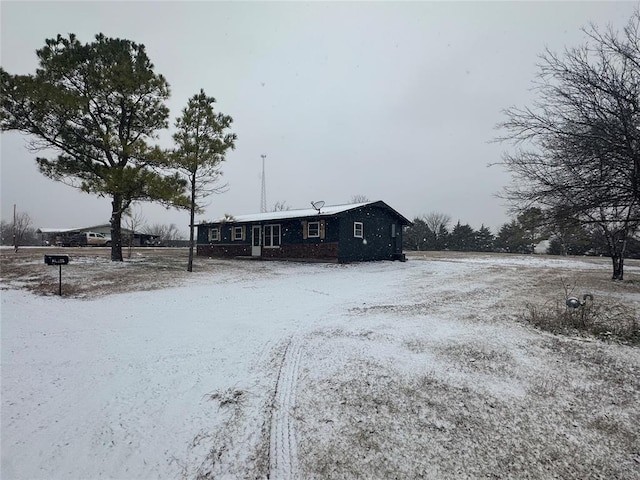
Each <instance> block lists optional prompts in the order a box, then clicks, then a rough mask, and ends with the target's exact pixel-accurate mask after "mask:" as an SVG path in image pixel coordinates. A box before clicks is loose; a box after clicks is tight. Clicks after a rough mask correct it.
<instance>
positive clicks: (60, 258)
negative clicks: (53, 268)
mask: <svg viewBox="0 0 640 480" xmlns="http://www.w3.org/2000/svg"><path fill="white" fill-rule="evenodd" d="M44 263H46V264H47V265H67V264H68V263H69V255H45V256H44Z"/></svg>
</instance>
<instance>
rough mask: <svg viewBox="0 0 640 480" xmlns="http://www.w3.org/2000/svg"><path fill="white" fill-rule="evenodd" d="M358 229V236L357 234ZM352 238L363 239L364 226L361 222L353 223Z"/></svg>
mask: <svg viewBox="0 0 640 480" xmlns="http://www.w3.org/2000/svg"><path fill="white" fill-rule="evenodd" d="M358 227H360V228H359V229H360V234H358ZM353 236H354V237H355V238H364V224H363V223H362V222H353Z"/></svg>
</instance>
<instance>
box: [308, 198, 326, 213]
mask: <svg viewBox="0 0 640 480" xmlns="http://www.w3.org/2000/svg"><path fill="white" fill-rule="evenodd" d="M311 205H312V206H313V208H315V209H316V210H317V211H318V214H319V213H320V209H321V208H322V207H324V200H318V201H317V202H311Z"/></svg>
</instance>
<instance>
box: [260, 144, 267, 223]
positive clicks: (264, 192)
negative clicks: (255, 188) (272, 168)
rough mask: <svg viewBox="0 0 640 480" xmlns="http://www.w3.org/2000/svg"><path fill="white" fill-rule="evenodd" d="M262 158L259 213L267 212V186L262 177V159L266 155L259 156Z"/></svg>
mask: <svg viewBox="0 0 640 480" xmlns="http://www.w3.org/2000/svg"><path fill="white" fill-rule="evenodd" d="M260 157H262V194H261V196H260V212H261V213H265V212H266V211H267V184H266V180H265V176H264V159H265V158H267V156H266V155H264V154H263V155H260Z"/></svg>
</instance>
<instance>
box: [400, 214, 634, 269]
mask: <svg viewBox="0 0 640 480" xmlns="http://www.w3.org/2000/svg"><path fill="white" fill-rule="evenodd" d="M557 220H558V219H555V221H554V219H553V218H550V217H549V216H548V214H546V213H545V212H544V211H542V210H540V209H538V208H530V209H527V210H525V211H524V212H522V213H521V214H519V215H518V216H517V217H516V218H515V219H513V220H511V221H509V222H506V223H504V224H503V225H502V226H501V227H500V228H499V229H498V231H497V232H496V233H495V234H494V233H493V232H492V231H491V230H490V229H489V228H488V227H486V226H484V225H482V226H481V227H480V228H479V229H478V230H475V229H473V228H472V227H471V226H470V225H469V224H462V223H461V222H460V221H459V220H458V222H457V223H456V224H454V225H452V224H451V217H450V216H449V215H447V214H444V213H439V212H431V213H429V214H426V215H422V216H420V217H416V218H414V219H413V225H412V226H411V227H407V229H406V230H405V232H404V237H403V246H404V249H405V250H436V251H437V250H451V251H458V252H507V253H533V251H534V247H535V246H536V245H538V244H540V242H542V241H543V240H548V246H547V248H546V250H545V251H543V252H541V253H548V254H550V255H605V256H606V255H608V254H609V246H608V244H607V239H606V237H605V235H604V234H603V232H602V230H601V229H600V228H599V227H598V226H596V225H591V226H585V225H582V224H581V223H580V222H578V221H573V222H566V221H557ZM627 256H628V257H630V258H640V240H638V239H636V238H631V239H629V240H628V246H627Z"/></svg>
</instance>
